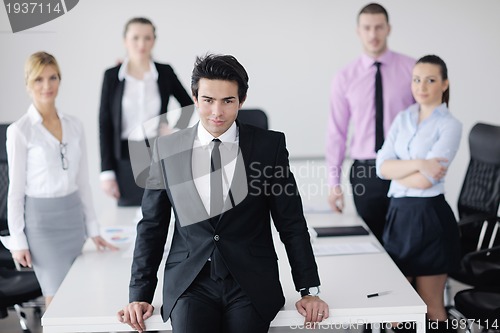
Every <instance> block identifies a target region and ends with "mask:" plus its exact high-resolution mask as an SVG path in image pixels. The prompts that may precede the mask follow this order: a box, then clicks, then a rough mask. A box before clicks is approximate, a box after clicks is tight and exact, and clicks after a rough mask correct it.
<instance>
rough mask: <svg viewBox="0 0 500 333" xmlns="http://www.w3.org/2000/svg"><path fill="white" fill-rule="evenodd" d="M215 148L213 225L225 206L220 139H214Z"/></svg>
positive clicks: (211, 211) (211, 194)
mask: <svg viewBox="0 0 500 333" xmlns="http://www.w3.org/2000/svg"><path fill="white" fill-rule="evenodd" d="M212 142H213V143H214V147H213V149H212V157H211V159H210V216H211V217H212V219H211V222H212V224H214V225H215V224H216V223H217V220H218V219H219V215H220V214H221V213H222V207H223V206H224V201H223V196H222V172H221V157H220V150H219V146H220V144H221V142H220V140H219V139H213V140H212Z"/></svg>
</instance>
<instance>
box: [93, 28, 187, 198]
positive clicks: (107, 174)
mask: <svg viewBox="0 0 500 333" xmlns="http://www.w3.org/2000/svg"><path fill="white" fill-rule="evenodd" d="M155 39H156V35H155V27H154V25H153V23H152V22H151V21H150V20H148V19H146V18H133V19H131V20H129V21H128V22H127V24H126V25H125V32H124V43H125V48H126V49H127V58H126V59H125V61H124V62H123V63H122V64H120V65H118V66H115V67H113V68H110V69H108V70H106V72H105V73H104V82H103V86H102V95H101V106H100V110H99V136H100V148H101V185H102V188H103V190H104V191H105V192H106V194H108V195H110V196H112V197H114V198H116V199H118V205H119V206H140V204H141V200H142V194H143V192H144V189H143V188H142V187H140V186H138V185H137V184H138V183H140V179H138V178H140V175H139V174H138V173H139V171H142V170H140V169H141V168H138V166H137V165H135V164H134V166H135V167H134V171H135V173H134V172H133V171H132V164H131V158H130V153H129V145H132V146H137V147H138V148H137V149H139V151H140V149H141V147H145V146H146V145H145V143H146V144H148V143H149V142H148V141H150V140H148V139H152V138H154V137H156V136H157V135H158V132H160V133H162V134H164V133H168V131H169V127H168V126H167V121H166V117H165V113H166V112H167V105H168V101H169V98H170V95H173V96H174V97H175V99H177V101H178V102H179V104H180V105H181V107H183V111H182V112H181V117H180V118H179V120H178V122H177V124H176V126H175V127H177V128H180V129H182V128H186V127H187V126H188V124H189V120H190V118H191V114H192V112H193V108H191V107H188V108H185V106H190V105H192V104H193V101H192V99H191V97H190V95H189V94H188V93H187V92H186V90H185V89H184V88H183V87H182V84H181V83H180V82H179V80H178V79H177V76H176V75H175V73H174V71H173V69H172V67H170V66H169V65H166V64H159V63H156V62H153V61H152V60H151V51H152V49H153V46H154V43H155ZM158 116H161V117H158ZM151 119H156V120H158V126H153V128H152V129H151V126H147V127H148V128H149V130H148V129H147V128H145V127H146V126H142V128H141V127H138V126H139V125H143V124H144V123H145V122H147V121H150V120H151ZM138 128H139V129H140V130H138ZM132 146H131V147H130V151H134V150H136V148H134V147H132ZM143 150H144V149H143ZM133 156H134V155H133ZM138 159H141V161H140V163H144V161H142V159H143V158H138ZM138 162H139V161H138Z"/></svg>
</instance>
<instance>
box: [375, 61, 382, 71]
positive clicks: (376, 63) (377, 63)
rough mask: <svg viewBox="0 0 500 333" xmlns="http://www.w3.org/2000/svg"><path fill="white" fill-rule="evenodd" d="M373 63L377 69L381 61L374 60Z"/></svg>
mask: <svg viewBox="0 0 500 333" xmlns="http://www.w3.org/2000/svg"><path fill="white" fill-rule="evenodd" d="M373 64H374V65H375V66H377V69H379V68H380V65H382V63H381V62H378V61H375V62H374V63H373Z"/></svg>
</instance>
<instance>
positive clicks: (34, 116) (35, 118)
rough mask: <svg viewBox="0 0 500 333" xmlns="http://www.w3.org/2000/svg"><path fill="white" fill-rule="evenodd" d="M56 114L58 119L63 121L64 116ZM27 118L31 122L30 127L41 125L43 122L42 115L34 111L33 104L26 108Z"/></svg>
mask: <svg viewBox="0 0 500 333" xmlns="http://www.w3.org/2000/svg"><path fill="white" fill-rule="evenodd" d="M56 112H57V116H58V117H59V119H61V120H62V119H64V115H63V114H62V113H60V112H59V111H56ZM28 117H29V119H30V120H31V125H35V124H41V123H42V121H43V118H42V115H41V114H40V112H39V111H38V110H37V109H36V107H35V105H34V104H31V105H30V107H29V108H28Z"/></svg>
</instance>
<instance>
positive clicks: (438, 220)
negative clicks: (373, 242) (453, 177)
mask: <svg viewBox="0 0 500 333" xmlns="http://www.w3.org/2000/svg"><path fill="white" fill-rule="evenodd" d="M383 240H384V247H385V249H386V251H387V253H389V255H390V256H391V258H392V259H393V260H394V262H395V263H396V265H397V266H398V267H399V269H400V270H401V271H402V272H403V274H404V275H405V276H423V275H438V274H448V273H450V272H452V271H453V270H455V269H456V268H457V265H458V262H459V260H460V259H459V258H460V243H459V235H458V226H457V222H456V219H455V216H454V215H453V212H452V210H451V208H450V206H449V205H448V203H447V202H446V200H445V198H444V195H442V194H441V195H438V196H436V197H430V198H419V197H404V198H391V203H390V205H389V211H388V212H387V223H386V226H385V229H384V235H383Z"/></svg>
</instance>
